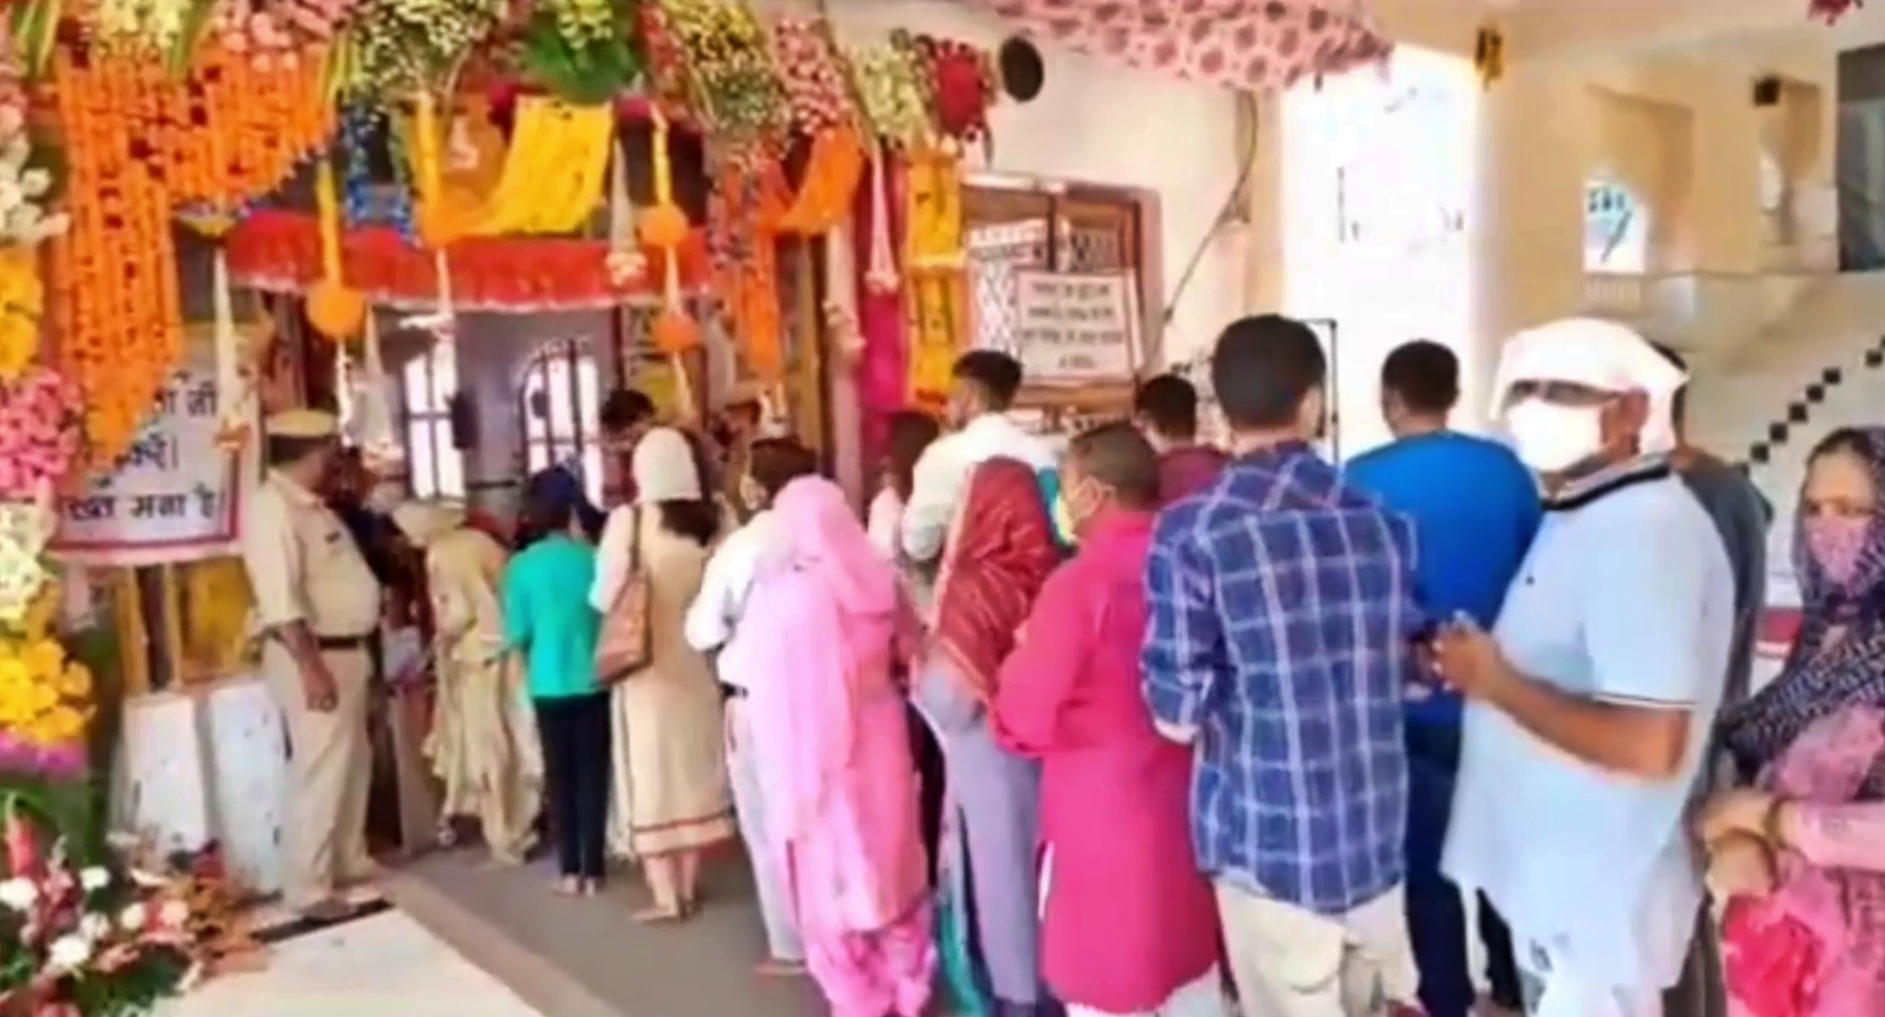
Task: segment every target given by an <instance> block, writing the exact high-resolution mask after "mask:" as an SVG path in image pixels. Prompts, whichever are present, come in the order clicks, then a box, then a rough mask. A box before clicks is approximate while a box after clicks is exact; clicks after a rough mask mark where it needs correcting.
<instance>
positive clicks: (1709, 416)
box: [1688, 272, 1885, 605]
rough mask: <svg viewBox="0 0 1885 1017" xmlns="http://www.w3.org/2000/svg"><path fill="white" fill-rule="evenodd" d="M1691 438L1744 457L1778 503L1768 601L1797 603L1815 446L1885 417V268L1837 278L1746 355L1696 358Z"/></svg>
mask: <svg viewBox="0 0 1885 1017" xmlns="http://www.w3.org/2000/svg"><path fill="white" fill-rule="evenodd" d="M1693 375H1694V376H1693V378H1692V380H1691V382H1690V388H1689V393H1690V394H1689V411H1688V412H1689V431H1690V437H1691V439H1692V440H1693V441H1694V442H1695V443H1696V444H1697V445H1700V446H1702V447H1703V448H1706V449H1709V450H1710V451H1712V452H1714V453H1716V454H1717V455H1720V456H1722V457H1723V458H1726V459H1729V460H1732V461H1734V462H1738V463H1741V464H1742V465H1743V466H1744V468H1745V469H1746V470H1747V473H1748V476H1749V478H1750V479H1752V480H1753V481H1754V483H1755V486H1756V487H1758V488H1760V490H1761V493H1762V494H1764V495H1766V497H1767V500H1768V501H1769V502H1770V503H1771V504H1772V505H1773V507H1774V516H1775V518H1774V525H1773V528H1772V529H1771V530H1770V531H1769V534H1768V572H1769V579H1770V586H1769V595H1768V597H1769V602H1770V603H1772V604H1780V605H1785V604H1793V603H1797V602H1798V596H1799V595H1798V591H1797V589H1796V588H1795V587H1794V585H1793V569H1792V560H1791V555H1792V545H1793V512H1794V502H1795V501H1796V500H1797V498H1798V497H1799V490H1800V483H1801V480H1802V478H1803V476H1804V474H1805V470H1806V459H1807V456H1808V454H1809V453H1811V452H1812V449H1813V446H1814V445H1815V444H1817V443H1818V442H1819V440H1820V439H1821V438H1822V437H1824V436H1825V435H1827V434H1828V433H1830V432H1832V431H1834V430H1837V429H1839V428H1841V427H1860V426H1871V425H1880V424H1885V272H1872V273H1859V274H1848V275H1840V276H1834V277H1829V278H1828V279H1827V280H1826V281H1825V282H1824V283H1822V284H1821V285H1820V286H1819V287H1817V288H1816V289H1815V290H1814V291H1813V292H1812V293H1811V294H1809V295H1808V296H1807V298H1806V299H1804V300H1803V301H1802V302H1801V303H1800V304H1799V306H1798V307H1797V308H1796V309H1795V310H1794V312H1793V313H1792V314H1790V315H1788V316H1787V318H1786V320H1784V321H1782V322H1780V323H1778V324H1777V325H1776V326H1775V327H1774V328H1772V329H1769V330H1767V332H1766V334H1765V335H1764V336H1763V337H1762V338H1761V340H1760V341H1758V342H1757V343H1755V344H1753V345H1752V346H1750V347H1749V348H1748V349H1747V350H1746V351H1745V352H1744V353H1743V355H1742V356H1740V357H1737V358H1735V359H1734V360H1732V361H1730V362H1725V363H1721V364H1707V363H1704V364H1698V365H1694V370H1693Z"/></svg>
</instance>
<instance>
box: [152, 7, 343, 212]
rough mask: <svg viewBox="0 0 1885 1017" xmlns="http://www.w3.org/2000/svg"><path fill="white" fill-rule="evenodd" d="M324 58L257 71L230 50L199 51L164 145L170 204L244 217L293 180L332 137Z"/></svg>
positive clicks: (261, 66) (319, 53)
mask: <svg viewBox="0 0 1885 1017" xmlns="http://www.w3.org/2000/svg"><path fill="white" fill-rule="evenodd" d="M325 56H326V52H325V50H323V49H319V48H316V49H311V50H309V51H308V52H307V53H306V54H304V58H303V59H300V60H297V61H295V62H293V63H284V62H281V61H270V62H260V63H258V62H257V61H256V60H254V59H253V56H252V55H250V54H245V53H241V52H237V51H234V50H231V49H229V48H228V46H227V45H226V44H224V43H211V44H208V45H205V46H203V47H202V48H201V49H199V50H198V51H197V54H196V57H195V59H194V61H193V62H192V63H191V68H190V76H189V79H188V80H187V81H185V82H184V84H183V85H182V87H181V88H179V89H178V90H177V92H178V95H177V98H178V102H179V104H180V107H181V108H180V109H179V110H178V111H177V115H176V118H175V119H174V121H172V133H171V135H170V136H168V137H166V138H165V139H163V140H164V149H165V153H166V155H167V156H168V157H169V164H170V172H169V176H168V178H167V179H168V181H169V184H170V192H171V201H172V203H173V204H178V205H181V204H197V205H203V206H207V207H208V208H210V209H213V210H215V211H217V212H221V213H232V212H236V211H238V210H240V208H241V206H243V205H244V204H246V203H247V202H250V201H254V200H256V199H257V198H260V197H261V196H263V195H265V194H267V193H269V192H270V191H272V190H274V189H275V188H276V187H278V186H280V185H281V183H282V181H284V180H286V179H288V178H289V177H290V176H292V175H294V172H295V169H296V167H298V166H299V165H300V164H301V163H302V162H303V161H304V160H306V159H307V158H308V156H309V155H310V154H312V153H313V152H315V151H316V150H318V149H320V148H321V147H322V146H324V145H326V144H327V141H328V139H329V138H331V137H332V136H333V134H334V128H335V123H336V120H335V114H334V104H333V103H332V102H330V101H328V97H327V92H326V89H325V86H324V84H323V81H322V77H323V71H322V63H323V62H324V60H325Z"/></svg>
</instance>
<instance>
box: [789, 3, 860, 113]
mask: <svg viewBox="0 0 1885 1017" xmlns="http://www.w3.org/2000/svg"><path fill="white" fill-rule="evenodd" d="M772 52H773V58H774V60H775V61H776V62H777V63H778V66H779V72H780V73H779V77H780V82H781V84H782V85H783V86H784V88H785V101H786V106H787V108H788V109H789V111H790V114H791V119H792V127H793V129H795V130H797V131H799V132H801V133H803V134H806V135H808V136H809V135H812V134H817V133H818V132H819V131H822V130H824V129H826V128H828V127H836V126H837V125H839V124H841V123H843V122H844V121H845V120H847V119H849V118H850V116H851V96H850V87H849V85H848V83H847V82H846V81H845V77H844V71H843V70H841V69H840V68H839V65H838V54H837V52H836V51H835V50H833V49H832V46H831V38H830V36H828V35H826V34H825V29H824V27H823V23H822V22H819V21H814V20H809V19H806V18H792V17H785V18H780V19H779V20H778V21H776V22H774V23H773V26H772Z"/></svg>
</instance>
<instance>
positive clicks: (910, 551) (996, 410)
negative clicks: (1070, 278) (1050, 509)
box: [900, 350, 1054, 564]
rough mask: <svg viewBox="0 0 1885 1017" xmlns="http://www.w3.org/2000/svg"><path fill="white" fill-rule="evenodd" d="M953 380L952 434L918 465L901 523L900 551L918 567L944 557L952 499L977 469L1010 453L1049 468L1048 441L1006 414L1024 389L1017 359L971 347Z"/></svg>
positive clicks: (959, 360)
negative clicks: (1029, 431) (919, 564)
mask: <svg viewBox="0 0 1885 1017" xmlns="http://www.w3.org/2000/svg"><path fill="white" fill-rule="evenodd" d="M953 376H954V378H955V387H954V389H953V390H952V391H951V392H950V394H949V424H950V426H951V427H952V428H954V430H953V431H952V432H951V433H949V434H946V435H943V436H942V437H941V438H938V439H936V440H935V441H934V442H932V443H931V444H930V446H929V448H927V449H925V450H923V457H922V458H921V459H918V460H917V461H916V473H915V477H914V481H913V483H912V484H911V485H910V502H909V504H908V505H906V506H904V509H903V518H902V520H901V522H900V526H901V534H902V544H903V553H904V554H905V555H907V556H909V558H910V560H911V561H913V562H918V563H922V564H927V563H929V562H932V561H935V560H936V559H937V557H939V556H940V555H941V554H942V551H943V544H944V543H945V541H946V540H947V539H948V536H949V526H950V524H951V523H952V522H954V520H955V512H956V502H957V501H958V500H959V499H960V498H961V497H962V492H963V490H964V489H966V488H967V486H968V483H969V475H970V474H971V473H973V472H975V468H976V467H977V466H980V465H981V464H982V463H984V462H987V461H988V460H990V459H995V458H998V457H1001V456H1007V457H1009V458H1012V459H1019V460H1021V461H1022V462H1024V463H1026V464H1028V466H1030V467H1032V468H1033V469H1034V470H1035V471H1036V472H1037V473H1045V472H1049V471H1052V470H1053V468H1054V454H1053V452H1052V451H1051V450H1050V449H1048V447H1047V445H1046V443H1044V442H1042V441H1041V440H1040V439H1039V438H1037V437H1035V436H1034V435H1033V434H1030V433H1028V431H1027V430H1026V429H1025V428H1023V427H1022V426H1021V425H1020V424H1019V423H1017V422H1016V421H1015V419H1014V418H1013V417H1012V416H1010V415H1009V412H1008V411H1009V410H1010V409H1011V408H1012V407H1013V406H1014V400H1015V396H1016V394H1018V393H1019V392H1020V391H1021V362H1020V361H1018V360H1016V359H1015V358H1013V357H1011V356H1009V355H1008V354H1006V353H1002V352H999V351H997V350H971V351H969V352H968V353H964V354H963V355H962V356H960V357H958V358H957V359H956V365H955V368H954V371H953Z"/></svg>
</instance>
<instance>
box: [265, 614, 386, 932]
mask: <svg viewBox="0 0 1885 1017" xmlns="http://www.w3.org/2000/svg"><path fill="white" fill-rule="evenodd" d="M263 645H264V649H263V651H262V676H263V681H264V682H266V683H267V685H268V692H269V695H270V696H272V697H273V698H274V700H275V704H276V705H277V706H278V707H280V709H281V713H282V719H283V720H284V722H285V723H286V725H287V730H288V752H289V759H288V786H287V801H286V802H284V803H283V807H282V826H283V836H282V856H281V857H282V870H281V871H282V897H283V899H284V900H285V901H286V902H287V903H288V905H289V906H290V907H293V908H306V907H308V906H310V905H313V904H315V903H318V902H319V901H321V900H322V899H324V898H327V897H331V896H332V895H333V893H334V888H335V884H336V882H338V881H341V880H346V879H350V878H362V877H365V876H367V875H370V874H371V872H372V869H373V859H372V857H371V856H370V855H369V854H368V853H367V835H366V824H367V796H368V793H369V792H370V790H371V788H372V781H373V758H372V757H373V750H372V743H371V741H370V740H369V739H368V737H367V696H368V691H369V688H368V687H369V680H370V678H371V675H372V670H373V666H372V662H371V660H370V658H369V657H368V656H367V651H366V650H365V649H364V648H362V649H354V650H328V651H324V652H323V653H322V655H321V656H322V659H323V660H325V661H326V662H327V669H328V670H329V671H330V672H332V673H333V675H334V684H335V687H336V691H337V693H338V703H337V705H336V706H335V708H334V709H333V710H332V711H331V712H327V713H317V712H315V711H313V710H310V709H308V700H307V694H306V692H305V691H304V690H303V687H302V684H301V669H300V668H299V667H298V666H297V665H296V664H295V662H294V658H293V657H291V656H290V655H289V653H288V651H287V649H286V648H284V647H283V646H282V645H281V644H280V643H278V642H276V641H274V640H272V639H271V640H269V641H267V642H266V643H264V644H263Z"/></svg>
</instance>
